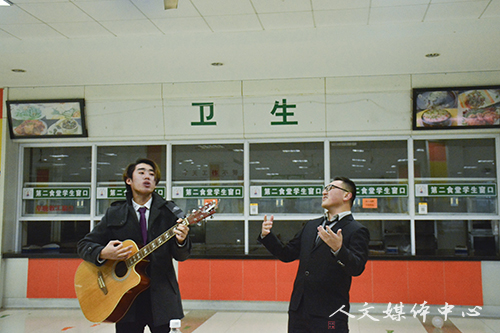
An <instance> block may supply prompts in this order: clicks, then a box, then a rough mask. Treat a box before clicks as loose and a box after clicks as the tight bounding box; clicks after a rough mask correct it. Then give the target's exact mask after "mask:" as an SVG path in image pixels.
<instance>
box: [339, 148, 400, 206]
mask: <svg viewBox="0 0 500 333" xmlns="http://www.w3.org/2000/svg"><path fill="white" fill-rule="evenodd" d="M330 175H331V177H332V179H333V178H335V177H336V176H345V177H348V178H350V179H352V180H353V181H354V182H355V183H356V186H357V188H358V189H357V198H356V201H355V205H354V207H353V212H361V213H407V212H408V149H407V142H406V141H350V142H332V143H331V144H330Z"/></svg>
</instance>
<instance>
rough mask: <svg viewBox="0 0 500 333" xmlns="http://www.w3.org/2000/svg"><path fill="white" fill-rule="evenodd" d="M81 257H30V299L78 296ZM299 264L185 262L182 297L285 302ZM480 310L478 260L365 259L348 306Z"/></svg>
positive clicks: (180, 267)
mask: <svg viewBox="0 0 500 333" xmlns="http://www.w3.org/2000/svg"><path fill="white" fill-rule="evenodd" d="M81 261H82V260H81V259H29V261H28V285H27V297H28V298H76V295H75V291H74V283H73V280H74V275H75V272H76V269H77V267H78V265H79V264H80V263H81ZM297 267H298V262H293V263H283V262H281V261H278V260H222V259H221V260H212V259H189V260H187V261H184V262H180V263H179V265H178V277H179V285H180V289H181V296H182V298H183V299H186V300H187V299H191V300H226V301H230V300H234V301H241V300H247V301H281V302H288V301H289V300H290V295H291V293H292V289H293V282H294V280H295V275H296V273H297ZM424 301H425V302H427V304H438V305H439V304H444V303H445V302H446V303H448V304H450V305H455V306H458V305H466V306H482V305H483V292H482V276H481V262H480V261H472V262H468V261H466V262H464V261H403V260H394V261H391V260H380V261H379V260H375V261H368V263H367V265H366V269H365V272H364V273H363V274H362V275H361V276H359V277H354V278H353V283H352V288H351V302H353V303H364V302H367V303H382V304H383V303H389V302H391V303H393V304H396V303H400V302H402V303H403V304H408V305H413V304H422V303H423V302H424Z"/></svg>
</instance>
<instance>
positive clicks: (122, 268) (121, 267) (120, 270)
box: [115, 261, 127, 278]
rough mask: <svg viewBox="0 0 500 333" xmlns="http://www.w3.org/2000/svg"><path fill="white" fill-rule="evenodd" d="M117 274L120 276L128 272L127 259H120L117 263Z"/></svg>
mask: <svg viewBox="0 0 500 333" xmlns="http://www.w3.org/2000/svg"><path fill="white" fill-rule="evenodd" d="M115 274H116V276H118V277H119V278H121V277H124V276H125V274H127V265H126V264H125V261H120V262H118V263H117V264H116V266H115Z"/></svg>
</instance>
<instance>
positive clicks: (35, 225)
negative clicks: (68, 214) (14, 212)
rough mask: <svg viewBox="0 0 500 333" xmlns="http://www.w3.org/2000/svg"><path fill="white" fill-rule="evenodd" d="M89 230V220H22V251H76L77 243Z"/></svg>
mask: <svg viewBox="0 0 500 333" xmlns="http://www.w3.org/2000/svg"><path fill="white" fill-rule="evenodd" d="M89 230H90V222H89V221H25V222H22V252H23V253H76V243H77V242H78V241H79V240H80V239H82V238H83V237H84V236H85V235H86V234H87V233H88V232H89Z"/></svg>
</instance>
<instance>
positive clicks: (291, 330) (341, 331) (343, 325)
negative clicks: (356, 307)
mask: <svg viewBox="0 0 500 333" xmlns="http://www.w3.org/2000/svg"><path fill="white" fill-rule="evenodd" d="M288 333H349V327H348V325H347V321H344V320H335V319H332V318H329V317H326V318H325V317H320V316H314V315H312V314H309V313H307V311H305V309H304V306H303V305H302V303H301V304H300V306H299V308H298V310H297V311H292V310H289V311H288Z"/></svg>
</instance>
